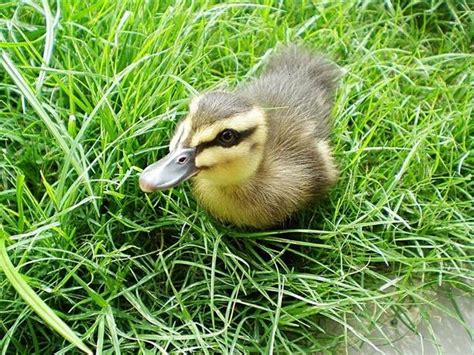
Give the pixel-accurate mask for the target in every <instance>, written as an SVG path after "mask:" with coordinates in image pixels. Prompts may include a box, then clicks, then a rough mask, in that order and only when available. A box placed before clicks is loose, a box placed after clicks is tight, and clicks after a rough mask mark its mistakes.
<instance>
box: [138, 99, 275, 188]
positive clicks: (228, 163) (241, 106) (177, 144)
mask: <svg viewBox="0 0 474 355" xmlns="http://www.w3.org/2000/svg"><path fill="white" fill-rule="evenodd" d="M266 140H267V123H266V119H265V114H264V112H263V110H262V109H261V108H259V107H257V106H256V105H254V104H253V103H252V101H251V100H250V99H249V98H247V97H244V96H241V95H238V94H235V93H229V92H222V91H214V92H210V93H207V94H203V95H200V96H197V97H196V98H194V99H193V100H192V101H191V104H190V105H189V114H188V115H187V117H186V118H185V119H184V120H182V121H181V122H180V123H179V124H178V126H177V128H176V131H175V133H174V135H173V137H172V139H171V142H170V146H169V148H170V152H169V154H168V155H167V156H166V157H164V158H163V159H161V160H159V161H158V162H156V163H154V164H152V165H150V166H148V167H147V168H146V169H145V170H144V171H143V172H142V174H141V175H140V181H139V182H140V188H141V189H142V190H143V191H145V192H152V191H156V190H163V189H167V188H170V187H173V186H176V185H178V184H179V183H181V182H182V181H184V180H187V179H189V178H191V177H193V176H196V179H202V180H206V181H207V182H209V183H211V184H214V185H221V186H226V185H240V184H244V183H245V182H246V181H247V180H248V179H250V178H251V177H252V176H254V174H255V173H256V171H257V169H258V167H259V166H260V164H261V162H262V159H263V152H264V146H265V142H266Z"/></svg>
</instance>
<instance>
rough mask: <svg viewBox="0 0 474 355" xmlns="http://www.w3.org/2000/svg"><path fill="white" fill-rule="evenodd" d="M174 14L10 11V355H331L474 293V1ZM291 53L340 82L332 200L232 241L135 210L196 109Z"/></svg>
mask: <svg viewBox="0 0 474 355" xmlns="http://www.w3.org/2000/svg"><path fill="white" fill-rule="evenodd" d="M165 3H166V2H165V1H160V2H158V1H146V2H137V1H119V2H115V1H108V0H97V1H60V2H59V3H55V2H48V1H43V2H42V3H39V2H34V1H22V2H17V1H10V2H8V1H7V2H3V3H2V4H0V26H1V31H0V37H1V39H2V40H1V41H0V50H1V62H0V63H1V66H0V67H1V68H2V69H1V70H0V78H1V81H0V156H1V158H0V223H1V235H0V238H1V242H0V248H1V250H0V260H1V262H0V265H1V267H2V269H3V272H0V347H1V349H2V353H25V354H27V353H28V354H29V353H34V352H36V353H40V352H41V353H53V352H59V353H60V354H61V353H66V352H69V351H71V350H73V351H78V350H74V349H75V348H74V345H73V344H75V345H77V346H79V347H81V346H83V347H82V350H84V351H87V348H85V346H87V347H88V348H90V349H93V350H94V351H96V352H97V353H120V352H124V353H145V352H147V351H157V352H172V351H176V350H180V351H199V352H202V353H211V352H217V353H221V352H222V353H234V352H243V353H249V352H261V353H269V352H277V353H286V352H288V353H290V352H293V353H294V352H327V353H329V352H334V351H336V350H337V349H339V350H340V349H344V347H347V346H358V345H360V344H361V343H362V342H368V343H369V345H372V346H375V343H374V341H373V340H372V339H369V338H368V334H369V333H370V332H371V331H372V330H374V329H376V328H378V327H380V326H381V325H382V324H383V323H384V322H385V321H386V320H387V319H393V318H395V319H399V320H402V321H405V322H406V321H407V320H406V314H407V313H408V312H409V310H410V308H411V307H413V306H418V305H422V304H431V305H432V306H436V304H434V303H433V302H432V300H431V298H430V296H429V295H430V292H431V291H432V290H435V289H436V288H438V287H440V286H442V287H448V288H451V287H454V288H460V289H463V290H465V291H470V290H471V286H470V285H472V283H471V282H472V279H473V274H472V268H471V261H472V252H473V247H472V233H473V227H474V217H473V216H474V210H473V204H472V201H473V198H474V196H473V195H474V186H473V182H472V175H473V170H474V159H473V153H472V152H473V148H474V147H473V145H474V143H473V142H474V140H473V139H472V138H473V134H474V124H473V120H472V108H473V96H474V95H473V89H472V82H473V70H472V68H473V66H474V56H473V55H472V45H471V43H470V38H472V35H473V34H474V32H473V23H472V19H473V17H472V16H473V15H472V11H471V9H469V7H468V2H467V1H463V0H461V1H437V0H431V1H429V0H423V1H418V2H410V1H400V2H398V1H384V2H382V1H380V2H378V1H358V2H351V1H330V2H329V1H328V2H320V3H318V4H316V5H315V4H312V2H310V1H301V2H298V3H297V4H293V5H291V4H292V2H287V3H283V2H282V3H280V2H271V1H262V2H259V4H258V5H255V4H254V5H252V4H239V3H226V4H216V3H213V2H208V1H203V2H201V1H195V2H193V3H191V2H178V3H177V4H175V5H173V6H169V5H168V4H165ZM170 3H171V2H170ZM289 42H299V43H304V44H305V45H307V46H308V47H312V48H320V49H321V50H323V51H324V52H326V53H327V54H328V56H329V57H331V58H333V59H334V61H336V62H337V63H338V64H339V65H340V66H341V67H343V68H344V69H345V72H346V74H345V76H344V78H343V81H342V83H341V86H340V88H339V90H338V92H337V100H336V104H335V109H334V132H333V142H334V147H335V151H336V155H337V160H338V162H339V165H340V167H341V177H340V180H339V182H338V185H337V187H336V188H335V189H334V190H333V191H332V193H331V196H330V198H329V200H328V201H325V202H322V203H321V204H319V205H317V206H314V208H313V209H310V210H308V211H304V212H302V213H301V214H300V215H299V218H298V220H299V222H298V225H299V228H298V229H293V230H272V231H242V230H236V229H233V228H231V227H230V226H223V225H221V224H219V223H217V222H215V221H213V220H212V218H211V217H209V216H208V215H207V214H206V213H205V212H204V211H202V210H201V209H200V208H199V206H197V205H196V202H195V200H194V199H193V197H192V195H191V194H190V191H189V187H188V186H183V187H180V188H175V189H173V190H171V191H167V192H163V193H156V194H152V195H144V194H143V193H141V192H140V191H139V189H138V186H137V175H138V173H139V172H140V171H141V168H143V167H144V166H146V164H147V163H149V162H152V161H154V160H156V159H157V158H158V157H160V156H162V155H163V154H164V152H165V151H166V147H167V144H168V142H169V137H170V134H171V132H172V128H173V127H174V126H175V124H176V122H177V120H178V119H179V118H181V117H183V116H184V115H185V113H186V109H187V106H186V104H187V102H188V99H189V98H190V96H192V95H193V94H194V93H195V92H198V91H201V90H205V89H208V88H210V87H218V86H233V85H235V84H237V83H239V82H242V81H245V80H248V79H250V78H252V77H254V76H255V75H258V73H259V71H260V70H261V68H262V67H263V66H264V63H265V60H266V58H267V57H268V55H269V54H270V53H271V51H272V50H273V48H274V47H275V46H276V45H277V44H278V43H289ZM38 296H39V297H40V299H38ZM41 300H42V301H41ZM43 301H44V303H43ZM53 312H54V313H53ZM55 315H57V316H59V318H58V317H57V316H56V317H55ZM61 319H62V321H64V323H61V321H60V320H61ZM66 324H67V325H66ZM414 326H415V325H414V324H411V327H412V328H414ZM55 330H56V331H58V332H56V331H55ZM382 340H383V341H385V342H390V339H382ZM70 341H71V342H72V343H70ZM84 344H86V345H84Z"/></svg>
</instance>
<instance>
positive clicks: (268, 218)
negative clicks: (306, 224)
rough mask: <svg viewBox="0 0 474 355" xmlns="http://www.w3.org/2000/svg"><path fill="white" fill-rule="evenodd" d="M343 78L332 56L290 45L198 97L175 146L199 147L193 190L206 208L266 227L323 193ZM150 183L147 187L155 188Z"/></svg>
mask: <svg viewBox="0 0 474 355" xmlns="http://www.w3.org/2000/svg"><path fill="white" fill-rule="evenodd" d="M336 77H337V69H336V68H335V67H334V66H333V65H332V64H330V63H329V62H327V61H325V60H324V59H322V58H319V57H316V56H314V55H312V54H311V53H310V52H308V51H306V50H304V49H301V48H297V47H290V48H286V49H285V50H283V51H282V52H281V53H280V54H278V55H276V56H275V57H273V58H272V59H271V60H270V63H269V65H268V66H267V69H266V71H265V72H264V73H263V74H262V76H261V77H260V78H259V79H257V80H255V81H254V82H251V83H249V84H246V85H243V86H241V87H239V88H237V89H236V91H235V92H233V93H227V92H211V93H207V94H204V95H201V96H198V97H197V98H195V99H194V100H193V101H192V103H191V105H190V114H189V116H188V117H187V118H186V119H185V120H184V121H183V122H182V124H181V125H180V127H179V128H178V129H177V133H176V135H175V137H174V142H173V141H172V147H171V148H172V149H171V150H172V151H173V149H180V148H183V147H184V149H194V150H195V153H194V155H193V157H194V165H195V169H196V173H195V174H196V175H195V176H194V177H193V189H194V191H195V193H196V196H197V198H198V200H199V201H200V203H201V204H202V205H203V206H204V208H205V209H207V210H208V211H209V212H210V213H211V214H212V215H214V216H215V217H217V218H218V219H220V220H223V221H226V222H231V223H233V224H235V225H238V226H252V227H259V228H261V227H268V226H272V225H276V224H278V223H280V222H282V221H284V220H285V219H286V218H288V217H289V216H291V215H292V214H293V213H294V212H296V211H297V210H299V209H301V208H302V207H304V206H306V205H308V204H309V203H310V202H312V201H314V200H316V199H318V198H322V197H324V196H325V195H326V193H327V191H328V189H329V188H330V187H331V186H332V185H334V183H335V181H336V178H337V169H336V167H335V164H334V161H333V158H332V155H331V151H330V147H329V141H328V135H329V132H330V123H329V115H330V111H331V107H332V97H333V91H334V86H335V81H336ZM229 132H230V133H229ZM231 133H232V134H231ZM229 137H231V138H232V139H231V138H229ZM236 137H237V138H236ZM147 170H148V169H147ZM144 173H146V171H145V172H144ZM192 174H194V173H192ZM145 175H146V174H145ZM145 177H146V176H145ZM147 181H151V179H148V180H147V179H146V178H144V179H143V181H142V179H141V181H140V182H141V186H142V189H144V190H145V191H149V190H153V189H152V188H147V186H149V185H147V184H146V182H147ZM142 182H144V183H142ZM158 188H159V187H158Z"/></svg>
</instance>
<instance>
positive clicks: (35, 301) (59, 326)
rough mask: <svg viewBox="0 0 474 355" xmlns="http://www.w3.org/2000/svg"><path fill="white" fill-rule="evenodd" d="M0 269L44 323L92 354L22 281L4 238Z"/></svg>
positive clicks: (1, 238) (0, 254) (1, 239)
mask: <svg viewBox="0 0 474 355" xmlns="http://www.w3.org/2000/svg"><path fill="white" fill-rule="evenodd" d="M0 267H1V269H2V270H3V272H4V273H5V276H6V277H7V279H8V280H9V281H10V283H11V285H12V286H13V287H14V288H15V290H16V291H17V292H18V294H19V295H20V296H21V298H23V299H24V300H25V302H26V303H27V304H28V305H29V306H30V307H31V308H32V309H33V311H35V312H36V314H37V315H38V316H40V318H41V319H43V320H44V322H45V323H46V324H47V325H48V326H50V327H51V328H52V329H54V330H55V331H56V332H58V333H59V334H60V335H61V336H62V337H63V338H64V339H66V340H68V341H69V342H71V343H72V344H74V345H75V346H76V347H78V348H79V349H81V350H82V351H84V352H85V353H87V354H92V351H91V349H89V347H87V345H86V344H84V342H83V341H82V340H81V339H80V338H79V337H78V336H77V335H76V333H75V332H74V331H73V330H72V329H71V328H69V326H68V325H67V324H66V323H65V322H64V321H63V320H62V319H61V318H59V317H58V316H57V315H56V313H54V311H53V310H52V309H51V308H50V307H49V306H48V305H47V304H46V303H45V302H44V301H43V300H42V299H41V298H40V297H39V296H38V295H37V294H36V292H35V291H34V290H33V289H32V288H31V287H30V286H29V285H28V284H27V283H26V281H25V280H23V277H22V276H21V274H20V273H19V272H18V271H17V270H16V269H15V267H14V266H13V264H12V262H11V261H10V259H9V258H8V254H7V249H6V246H5V239H4V237H0Z"/></svg>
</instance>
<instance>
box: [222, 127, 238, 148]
mask: <svg viewBox="0 0 474 355" xmlns="http://www.w3.org/2000/svg"><path fill="white" fill-rule="evenodd" d="M217 139H218V141H219V144H221V145H223V146H224V147H230V146H232V145H234V144H235V143H237V140H238V139H239V133H238V132H237V131H234V130H233V129H225V130H223V131H222V132H221V133H220V134H219V137H218V138H217Z"/></svg>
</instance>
